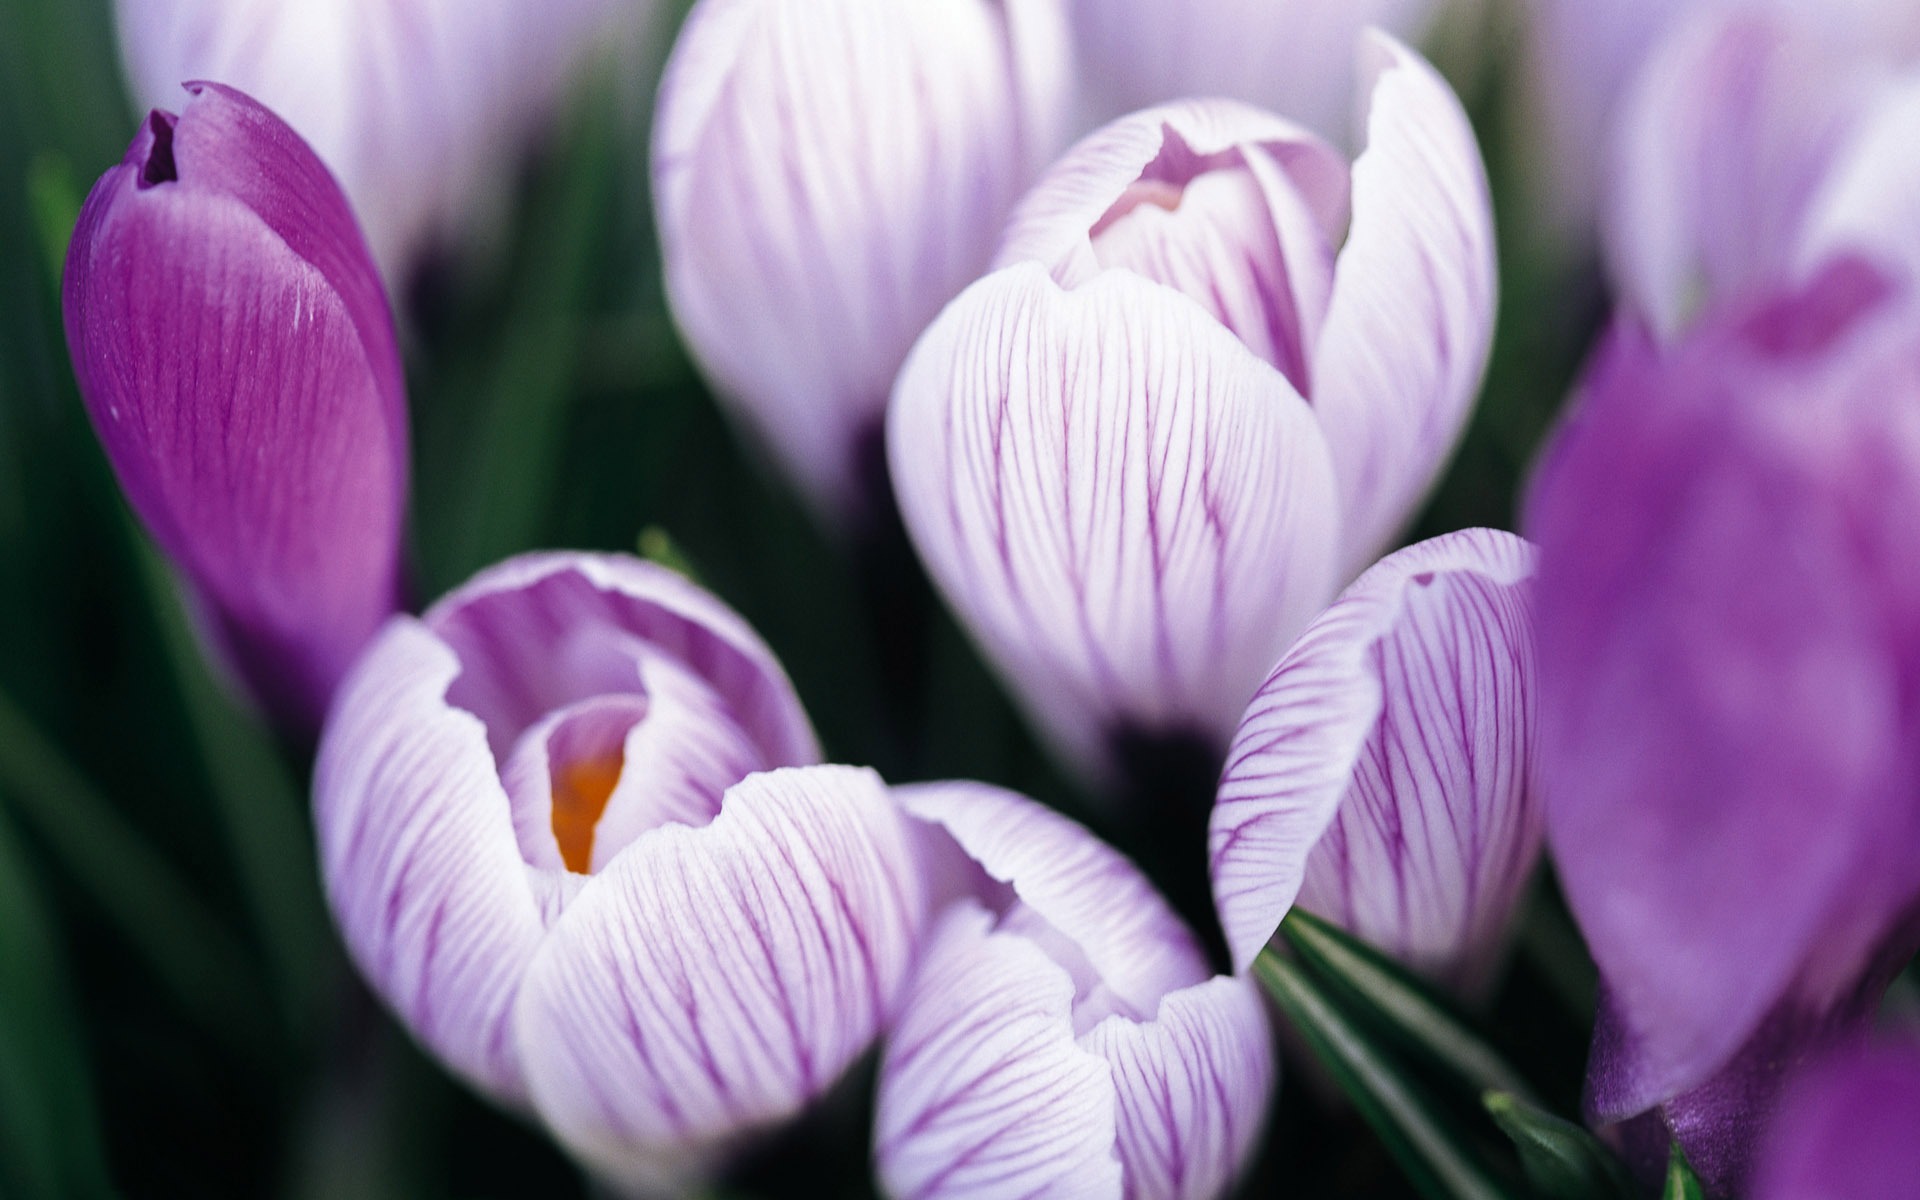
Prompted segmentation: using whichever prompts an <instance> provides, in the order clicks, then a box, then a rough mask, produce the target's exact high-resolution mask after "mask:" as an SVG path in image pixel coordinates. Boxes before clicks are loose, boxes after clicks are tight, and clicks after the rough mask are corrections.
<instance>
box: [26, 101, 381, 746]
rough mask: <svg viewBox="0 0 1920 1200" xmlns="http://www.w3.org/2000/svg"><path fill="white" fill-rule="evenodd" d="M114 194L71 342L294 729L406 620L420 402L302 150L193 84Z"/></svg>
mask: <svg viewBox="0 0 1920 1200" xmlns="http://www.w3.org/2000/svg"><path fill="white" fill-rule="evenodd" d="M175 96H176V98H180V99H185V100H186V101H187V103H186V105H185V107H184V109H183V110H182V113H181V115H180V116H179V117H177V118H176V117H174V116H172V115H170V114H167V113H163V112H155V113H154V114H152V115H151V116H150V117H149V118H148V119H147V120H146V121H145V122H144V123H143V124H142V125H141V128H140V133H139V135H138V136H137V137H136V138H135V139H134V141H133V144H132V146H130V147H129V148H128V151H127V155H126V158H125V159H124V160H123V161H122V162H121V163H120V165H118V166H116V167H114V168H113V169H112V170H110V171H108V172H107V173H106V174H105V175H104V176H102V177H101V179H100V181H99V183H97V184H96V185H95V186H94V189H93V191H92V193H91V194H90V195H89V196H88V197H87V202H86V205H85V206H84V208H83V209H82V210H81V214H80V220H79V224H78V227H77V228H76V229H75V231H74V236H73V240H72V243H71V245H70V247H69V249H68V254H67V267H66V277H65V281H64V289H63V306H64V309H65V316H66V327H67V342H68V345H69V347H70V349H71V351H72V355H73V364H74V372H75V375H76V376H77V377H78V379H79V383H80V392H81V396H82V398H83V399H84V400H85V401H86V405H87V412H88V415H89V416H90V417H91V418H92V420H93V424H94V428H95V430H96V431H97V432H98V433H99V435H100V441H101V444H102V446H103V447H104V448H105V450H106V453H107V459H108V461H109V462H111V463H112V464H113V468H114V472H115V473H116V475H117V476H118V477H119V480H120V484H121V487H122V488H123V489H124V490H125V492H126V495H127V499H128V501H129V503H130V504H131V505H132V506H133V509H134V511H135V512H136V513H138V514H139V516H140V519H141V520H142V521H143V522H144V523H145V524H146V526H147V528H148V529H149V530H150V531H151V532H152V533H153V536H154V539H155V540H156V541H157V542H158V543H159V544H160V548H161V549H162V550H163V551H164V552H165V553H166V555H167V557H168V558H169V559H170V560H171V561H172V562H173V564H174V565H175V567H176V568H177V569H178V571H179V572H180V575H181V576H182V578H183V581H184V582H185V584H186V585H187V587H188V588H189V590H190V591H191V592H192V594H193V596H194V599H195V601H196V607H197V608H198V609H199V610H200V615H201V616H202V617H203V619H204V625H205V628H206V632H207V633H208V635H209V637H210V638H211V640H212V641H213V642H214V643H215V645H216V647H217V648H218V649H219V650H220V651H221V652H222V653H223V656H224V657H225V658H226V659H227V661H228V664H229V665H230V666H231V667H232V669H233V670H234V672H235V673H236V674H237V675H238V677H239V679H240V680H241V682H242V683H243V684H244V685H245V687H246V688H247V689H248V690H249V691H250V692H251V693H252V694H253V695H254V696H255V697H256V698H257V699H258V700H260V701H261V702H262V703H263V704H264V705H265V706H266V707H267V709H268V710H269V711H270V712H271V713H273V715H274V716H275V717H276V718H278V719H279V720H281V721H282V722H284V723H286V724H287V725H289V726H292V727H294V728H296V729H299V730H301V731H302V732H311V730H312V729H313V728H314V727H317V725H318V724H319V721H320V718H321V715H322V714H323V713H324V711H325V708H326V704H327V700H328V697H329V696H330V695H331V694H332V691H333V689H334V687H335V685H336V684H337V683H338V681H339V679H340V676H341V675H342V674H343V673H344V672H345V670H346V669H347V666H348V665H349V663H350V662H351V661H352V658H353V655H354V654H355V653H356V652H357V651H358V650H359V649H360V647H361V646H362V645H364V644H365V642H366V641H367V639H368V638H370V637H371V636H372V635H373V633H374V631H375V630H376V629H377V628H378V627H379V625H380V622H381V621H382V620H384V619H385V618H386V617H387V615H388V614H389V613H391V612H392V611H393V610H394V608H395V605H396V601H397V599H398V591H399V579H398V576H399V549H400V534H401V525H402V521H403V516H404V509H405V505H406V491H407V424H406V421H407V417H406V394H405V391H404V383H403V379H402V375H401V369H400V359H399V354H398V351H397V349H396V347H395V342H394V333H393V324H392V318H391V317H390V315H389V313H388V310H387V302H386V295H385V293H384V292H383V291H382V290H381V287H380V280H379V277H378V275H377V274H376V273H375V270H374V267H373V263H372V261H371V260H370V259H369V258H368V256H367V250H366V246H365V243H363V242H362V240H361V237H360V232H359V230H358V229H357V228H356V227H355V225H354V220H353V215H352V213H351V212H350V211H349V210H348V207H347V202H346V199H345V198H344V197H343V196H342V195H341V194H340V190H339V188H337V187H336V186H335V185H334V183H333V180H332V179H331V178H330V177H329V176H328V175H327V172H326V168H325V167H323V166H322V165H321V163H320V161H319V160H318V159H317V158H315V157H314V155H313V152H312V151H311V150H309V149H308V148H307V146H306V145H305V144H304V143H303V142H301V141H300V139H299V137H298V136H296V135H295V134H294V132H293V131H292V130H290V129H288V128H287V126H286V125H284V124H282V123H281V122H280V121H279V120H278V119H277V118H275V117H274V116H273V115H272V114H271V113H269V112H267V111H266V110H265V109H263V108H261V107H260V106H259V105H258V104H256V103H254V102H253V101H252V100H250V99H249V98H247V97H246V96H243V95H241V94H240V93H238V92H235V91H232V90H231V89H228V88H225V87H221V86H219V85H217V84H196V85H194V86H193V87H191V88H190V89H188V90H187V91H185V92H178V91H176V93H175Z"/></svg>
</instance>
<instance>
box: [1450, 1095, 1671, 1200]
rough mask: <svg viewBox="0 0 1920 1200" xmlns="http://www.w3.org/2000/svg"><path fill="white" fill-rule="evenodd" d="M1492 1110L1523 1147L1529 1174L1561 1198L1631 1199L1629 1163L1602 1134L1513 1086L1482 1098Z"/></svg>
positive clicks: (1522, 1163) (1537, 1184) (1523, 1166)
mask: <svg viewBox="0 0 1920 1200" xmlns="http://www.w3.org/2000/svg"><path fill="white" fill-rule="evenodd" d="M1481 1102H1482V1103H1483V1104H1485V1105H1486V1109H1487V1113H1488V1115H1490V1116H1491V1117H1492V1118H1493V1120H1494V1123H1495V1124H1496V1125H1498V1126H1500V1129H1501V1131H1502V1132H1503V1133H1505V1134H1506V1135H1507V1136H1508V1137H1510V1138H1512V1139H1513V1146H1514V1149H1515V1150H1517V1151H1519V1153H1520V1166H1521V1169H1522V1170H1524V1171H1525V1172H1526V1173H1527V1180H1528V1181H1529V1182H1530V1183H1532V1184H1533V1186H1534V1187H1536V1188H1538V1189H1539V1190H1540V1191H1541V1192H1542V1193H1543V1194H1545V1195H1548V1196H1553V1197H1555V1198H1556V1200H1626V1198H1629V1197H1632V1196H1633V1195H1634V1189H1633V1183H1632V1181H1631V1180H1629V1179H1628V1178H1627V1173H1626V1169H1625V1168H1624V1167H1622V1166H1621V1165H1620V1161H1619V1160H1618V1159H1616V1158H1615V1157H1614V1156H1613V1153H1612V1151H1610V1150H1608V1149H1607V1148H1606V1146H1604V1145H1602V1144H1601V1142H1600V1140H1599V1139H1598V1138H1596V1137H1594V1136H1593V1135H1592V1134H1590V1133H1588V1132H1587V1131H1586V1130H1585V1129H1583V1128H1581V1127H1580V1126H1578V1125H1575V1124H1574V1123H1573V1122H1571V1121H1567V1120H1563V1119H1561V1118H1559V1117H1556V1116H1554V1115H1553V1114H1552V1113H1550V1112H1547V1111H1546V1110H1545V1109H1542V1108H1540V1107H1538V1106H1537V1105H1534V1104H1530V1103H1528V1102H1527V1101H1525V1100H1522V1099H1521V1098H1519V1097H1518V1096H1515V1095H1513V1094H1512V1093H1510V1092H1488V1093H1487V1094H1486V1095H1485V1096H1483V1097H1482V1098H1481Z"/></svg>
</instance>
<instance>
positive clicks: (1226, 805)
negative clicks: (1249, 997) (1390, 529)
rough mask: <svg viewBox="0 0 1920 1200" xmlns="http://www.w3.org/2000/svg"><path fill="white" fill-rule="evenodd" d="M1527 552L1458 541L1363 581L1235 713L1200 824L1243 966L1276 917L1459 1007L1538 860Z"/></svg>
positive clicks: (1522, 547)
mask: <svg viewBox="0 0 1920 1200" xmlns="http://www.w3.org/2000/svg"><path fill="white" fill-rule="evenodd" d="M1533 562H1534V554H1533V550H1532V548H1531V547H1530V546H1528V545H1527V544H1526V543H1525V542H1523V541H1521V540H1520V539H1519V538H1517V537H1514V536H1513V535H1512V534H1508V533H1498V532H1495V531H1493V530H1490V529H1469V530H1465V531H1463V532H1460V533H1452V534H1448V535H1446V536H1444V537H1439V538H1435V539H1433V540H1432V541H1427V542H1421V543H1419V544H1418V545H1415V546H1409V547H1408V548H1407V549H1405V550H1401V551H1400V552H1398V553H1396V554H1392V555H1389V556H1388V557H1387V558H1385V559H1384V560H1382V561H1381V562H1380V563H1379V565H1377V566H1375V567H1374V568H1373V569H1372V570H1370V571H1368V572H1367V573H1366V574H1364V575H1362V576H1361V577H1360V578H1359V580H1357V581H1356V582H1355V583H1354V585H1353V586H1352V587H1350V588H1348V589H1347V591H1346V593H1345V594H1344V595H1342V596H1341V597H1340V599H1339V600H1338V601H1337V602H1336V603H1335V604H1334V605H1333V606H1332V607H1331V608H1329V609H1327V611H1326V612H1325V613H1323V614H1321V615H1320V617H1318V618H1317V619H1316V620H1315V621H1314V622H1313V624H1311V625H1309V626H1308V627H1307V631H1306V632H1305V633H1303V634H1302V635H1301V636H1300V640H1299V641H1297V642H1295V643H1294V645H1293V648H1292V649H1291V650H1289V651H1288V652H1287V655H1286V657H1285V658H1283V659H1281V660H1280V664H1279V665H1278V666H1277V667H1275V668H1274V670H1273V673H1272V674H1271V675H1269V676H1268V677H1267V681H1266V683H1265V684H1263V685H1262V686H1261V688H1260V691H1259V693H1258V694H1256V695H1255V696H1254V698H1253V703H1252V704H1251V705H1250V706H1249V707H1248V708H1247V712H1246V716H1245V717H1244V718H1243V719H1242V720H1241V723H1240V731H1239V733H1238V734H1237V735H1235V737H1234V741H1233V747H1232V749H1231V750H1230V751H1229V752H1228V755H1227V766H1226V771H1225V773H1224V775H1223V776H1222V778H1221V781H1220V794H1219V799H1218V801H1217V802H1216V804H1215V807H1214V811H1213V825H1212V830H1211V836H1210V838H1209V842H1210V845H1211V850H1212V862H1213V886H1214V898H1215V900H1216V902H1217V904H1218V907H1219V912H1220V923H1221V926H1222V928H1223V929H1224V930H1225V931H1226V935H1227V943H1228V946H1229V947H1230V948H1231V950H1232V952H1233V961H1234V965H1235V966H1236V967H1237V968H1239V969H1242V970H1244V969H1246V967H1247V966H1248V965H1250V964H1251V963H1252V962H1253V960H1254V958H1255V957H1256V956H1257V955H1258V954H1259V953H1260V950H1261V948H1262V947H1264V946H1265V945H1266V944H1267V939H1268V938H1270V937H1271V936H1272V935H1273V931H1274V929H1275V928H1276V927H1278V926H1279V924H1280V920H1281V918H1282V917H1284V916H1286V914H1287V910H1288V909H1289V908H1291V907H1292V906H1293V905H1294V904H1295V903H1299V904H1301V905H1304V906H1305V907H1306V908H1308V909H1311V910H1312V911H1314V912H1316V913H1318V914H1320V915H1321V916H1324V917H1326V918H1328V919H1329V920H1332V921H1334V922H1336V923H1338V924H1339V925H1341V926H1343V927H1344V928H1346V929H1348V930H1349V931H1351V932H1353V933H1355V934H1357V935H1359V936H1360V937H1362V938H1364V939H1366V940H1367V941H1370V942H1372V943H1374V944H1376V945H1378V946H1379V947H1381V948H1382V949H1383V950H1386V951H1387V952H1388V953H1390V954H1393V955H1394V956H1395V957H1397V958H1399V959H1401V960H1402V961H1404V962H1406V963H1407V964H1409V965H1411V966H1413V967H1414V968H1416V969H1417V970H1420V971H1421V972H1423V973H1425V974H1427V975H1429V976H1432V977H1434V978H1436V979H1439V980H1441V981H1442V982H1444V983H1446V984H1448V985H1450V986H1452V987H1454V988H1456V989H1458V990H1461V991H1465V992H1468V993H1473V992H1476V991H1478V990H1480V989H1481V988H1482V987H1483V986H1484V985H1485V984H1486V983H1487V982H1488V981H1489V979H1490V976H1491V971H1492V968H1493V967H1494V965H1495V963H1496V960H1497V957H1498V954H1499V951H1500V943H1501V937H1502V934H1503V933H1504V932H1505V929H1506V926H1507V924H1508V921H1509V919H1510V918H1511V917H1512V915H1513V911H1514V907H1515V905H1516V904H1517V903H1518V901H1519V898H1520V894H1521V891H1522V889H1523V887H1524V886H1525V884H1526V882H1527V880H1528V879H1529V877H1530V876H1531V874H1532V870H1533V866H1534V863H1535V861H1536V860H1537V859H1538V857H1539V853H1540V838H1541V812H1540V802H1539V798H1538V789H1537V788H1536V786H1535V774H1536V772H1535V749H1534V746H1535V735H1534V730H1535V724H1536V722H1535V698H1534V655H1533V600H1532V576H1533Z"/></svg>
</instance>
